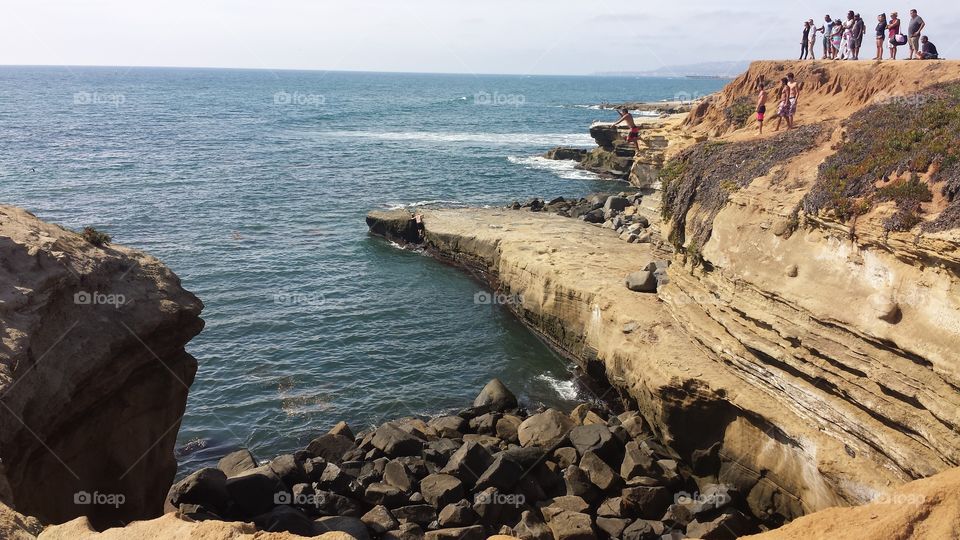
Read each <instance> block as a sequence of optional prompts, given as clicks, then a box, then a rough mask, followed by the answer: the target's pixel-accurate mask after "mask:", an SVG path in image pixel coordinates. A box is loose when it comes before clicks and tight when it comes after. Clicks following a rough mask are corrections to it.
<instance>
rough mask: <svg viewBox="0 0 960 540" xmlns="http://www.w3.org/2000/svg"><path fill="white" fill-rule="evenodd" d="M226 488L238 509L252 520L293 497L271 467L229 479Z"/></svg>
mask: <svg viewBox="0 0 960 540" xmlns="http://www.w3.org/2000/svg"><path fill="white" fill-rule="evenodd" d="M226 486H227V493H229V494H230V498H232V499H233V501H234V502H235V503H236V505H237V507H238V509H239V510H240V511H242V512H243V514H244V515H245V516H249V517H251V518H252V517H254V516H257V515H260V514H264V513H266V512H268V511H269V510H270V509H271V508H273V506H274V505H275V504H277V501H278V500H280V501H282V500H284V499H285V498H290V497H292V494H291V492H290V490H289V488H287V486H286V485H285V484H284V483H283V482H282V481H281V480H280V477H279V476H277V475H276V473H274V472H273V470H272V469H271V468H270V466H269V465H261V466H259V467H257V468H256V469H250V470H249V471H245V472H242V473H240V474H238V475H237V476H234V477H231V478H227V482H226Z"/></svg>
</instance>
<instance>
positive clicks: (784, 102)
mask: <svg viewBox="0 0 960 540" xmlns="http://www.w3.org/2000/svg"><path fill="white" fill-rule="evenodd" d="M788 82H789V81H788V80H787V78H786V77H784V78H782V79H780V89H779V90H777V128H776V129H775V130H774V131H780V124H781V122H783V120H784V119H785V118H787V117H788V116H790V102H789V100H788V99H787V83H788Z"/></svg>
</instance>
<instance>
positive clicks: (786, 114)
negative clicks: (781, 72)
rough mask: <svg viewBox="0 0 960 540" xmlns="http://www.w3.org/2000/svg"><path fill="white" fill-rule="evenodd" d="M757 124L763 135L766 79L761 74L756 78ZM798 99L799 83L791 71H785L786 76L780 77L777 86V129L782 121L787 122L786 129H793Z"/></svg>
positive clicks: (765, 108)
mask: <svg viewBox="0 0 960 540" xmlns="http://www.w3.org/2000/svg"><path fill="white" fill-rule="evenodd" d="M756 86H757V92H758V96H757V125H758V126H759V129H760V134H761V135H763V120H764V117H765V116H766V113H767V81H766V79H765V78H764V76H763V75H761V76H760V77H758V78H757V82H756ZM799 101H800V83H799V82H798V81H797V78H796V75H794V74H793V72H790V73H787V76H786V77H783V78H782V79H780V86H779V87H778V88H777V129H776V131H780V127H781V126H782V124H783V121H784V120H786V122H787V129H793V127H794V117H795V116H796V115H797V103H798V102H799Z"/></svg>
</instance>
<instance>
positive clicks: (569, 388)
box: [537, 373, 580, 401]
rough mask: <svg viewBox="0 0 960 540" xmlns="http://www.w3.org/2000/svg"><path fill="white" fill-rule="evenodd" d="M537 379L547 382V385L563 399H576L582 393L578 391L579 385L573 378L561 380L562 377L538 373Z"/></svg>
mask: <svg viewBox="0 0 960 540" xmlns="http://www.w3.org/2000/svg"><path fill="white" fill-rule="evenodd" d="M537 379H540V380H541V381H543V382H545V383H547V385H548V386H550V388H552V389H553V391H554V392H556V393H557V395H558V396H560V398H561V399H564V400H567V401H574V400H576V399H577V397H578V396H579V394H580V393H579V392H577V385H576V383H574V382H573V379H570V380H566V381H561V380H560V379H555V378H553V377H551V376H550V375H547V374H546V373H541V374H540V375H537Z"/></svg>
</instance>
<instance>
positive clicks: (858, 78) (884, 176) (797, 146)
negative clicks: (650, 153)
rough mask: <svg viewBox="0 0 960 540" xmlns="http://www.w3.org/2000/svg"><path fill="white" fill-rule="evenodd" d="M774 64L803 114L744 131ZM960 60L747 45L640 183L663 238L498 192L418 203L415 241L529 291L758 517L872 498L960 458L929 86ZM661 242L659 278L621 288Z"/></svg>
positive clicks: (945, 169)
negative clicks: (519, 202) (748, 60)
mask: <svg viewBox="0 0 960 540" xmlns="http://www.w3.org/2000/svg"><path fill="white" fill-rule="evenodd" d="M787 71H793V72H795V73H796V74H797V76H798V80H799V81H801V83H802V84H803V91H802V94H801V106H800V112H799V114H798V116H797V120H798V123H799V124H800V125H801V126H802V128H801V129H798V130H796V131H792V132H790V133H783V134H768V135H766V136H765V138H762V139H761V138H757V136H756V131H755V125H754V124H753V123H752V120H751V113H752V105H748V106H747V112H746V115H745V116H744V113H743V111H742V110H741V109H743V108H744V106H743V104H744V103H746V102H747V100H751V99H753V95H754V85H753V82H754V81H756V80H757V78H758V76H759V75H763V76H764V78H765V79H766V80H767V81H773V80H778V79H779V78H780V77H781V76H782V75H784V74H785V73H786V72H787ZM956 79H960V64H958V63H948V62H937V63H920V62H914V63H902V64H901V63H897V64H888V63H884V64H881V65H873V64H868V63H857V64H843V65H842V66H840V65H838V64H836V63H820V62H816V63H815V62H806V63H790V62H758V63H755V64H753V65H752V66H751V68H750V71H748V72H747V73H746V74H744V75H742V76H741V77H739V78H738V79H736V80H734V81H733V82H732V83H731V84H730V85H729V86H728V87H727V88H726V89H724V91H723V92H721V93H720V94H718V95H717V96H715V97H713V98H711V99H709V100H706V101H705V102H704V103H702V104H701V105H700V106H698V107H697V108H696V109H695V110H694V111H693V112H692V113H691V114H690V116H689V117H688V118H687V120H686V121H685V122H684V123H683V124H681V125H678V126H677V127H676V128H675V129H676V131H677V133H675V134H674V135H673V136H672V137H673V139H672V140H674V141H678V142H679V144H678V145H676V146H675V147H674V148H672V149H671V150H670V151H669V152H667V155H666V156H665V161H664V165H663V167H661V169H660V171H659V173H658V175H657V181H656V182H655V183H654V184H649V188H650V190H649V194H648V195H647V196H645V197H644V199H653V200H659V199H661V198H662V200H663V204H659V205H658V206H660V208H658V210H659V212H658V213H659V214H660V215H661V216H662V217H663V221H662V222H659V220H658V222H659V223H658V226H659V227H661V228H662V230H663V235H662V236H663V238H669V239H670V241H671V244H672V246H670V247H672V248H673V249H672V250H669V249H668V250H656V248H655V246H649V245H632V244H626V243H623V242H621V241H618V240H617V238H616V235H615V234H613V233H612V232H610V231H604V230H602V229H598V228H597V227H594V226H591V225H589V224H586V223H583V222H579V221H575V220H570V219H565V218H561V217H558V216H551V215H538V214H534V213H526V212H514V213H510V212H506V211H498V210H476V211H472V212H465V211H457V212H447V211H432V212H426V213H425V214H424V223H425V239H426V244H427V245H428V247H430V248H432V249H433V250H435V252H437V253H438V254H440V255H441V256H443V257H445V258H449V259H452V260H454V261H457V262H459V263H461V264H463V265H466V266H471V267H473V268H477V269H480V270H482V275H487V276H488V277H489V281H490V282H491V283H492V284H493V285H494V286H495V287H499V288H501V289H503V290H504V291H505V292H509V293H511V294H516V295H518V296H519V297H522V298H523V302H522V304H519V305H516V306H513V308H514V309H515V310H516V312H517V314H518V315H519V316H520V317H521V318H523V319H524V320H525V321H526V322H527V323H528V324H529V325H530V326H531V327H533V328H534V329H536V330H537V331H538V332H540V333H541V334H542V335H544V336H545V337H546V338H547V339H548V340H550V341H552V342H553V343H554V344H555V345H557V347H558V348H560V349H562V350H564V351H566V352H568V353H569V354H571V355H572V356H573V357H575V358H576V359H577V360H578V361H579V362H580V363H581V364H582V365H584V366H585V367H586V368H587V370H588V371H589V372H591V373H593V374H594V375H597V376H599V377H602V378H606V379H607V380H609V381H610V382H611V383H612V385H613V387H615V388H616V389H618V390H619V391H620V392H621V393H622V395H623V397H624V398H625V400H627V401H628V402H633V405H635V406H636V407H637V408H638V409H639V410H640V411H641V412H642V413H643V415H644V416H645V418H646V419H647V420H648V421H649V422H650V423H651V425H653V426H654V428H655V430H656V431H657V432H658V434H659V435H660V437H661V439H662V440H663V441H664V442H666V443H668V444H670V445H671V446H672V447H673V448H674V449H676V450H677V451H678V452H679V453H680V454H681V455H682V456H683V457H684V458H685V459H689V460H690V461H691V462H693V463H696V462H697V461H698V458H701V457H702V456H704V455H710V454H711V453H715V454H716V455H717V456H719V462H718V463H717V466H716V467H706V468H705V469H704V470H703V474H704V475H705V476H707V477H711V478H713V477H715V478H717V479H718V480H719V481H721V482H724V483H729V484H732V485H734V486H736V487H737V488H738V489H739V490H740V491H741V492H742V493H743V495H744V496H745V497H746V498H747V500H748V502H749V504H750V508H751V510H752V511H753V512H754V514H755V515H757V516H758V517H761V518H763V519H765V520H767V522H768V523H770V524H776V523H779V522H783V521H787V520H791V519H795V518H797V517H799V516H801V515H804V514H808V513H811V512H815V511H818V510H821V509H824V508H827V507H831V506H837V505H850V504H860V503H864V502H867V501H870V500H873V499H875V498H877V497H880V496H883V495H884V494H885V493H887V492H888V491H889V490H891V489H894V488H895V487H896V486H898V485H901V484H903V483H904V482H907V481H910V480H913V479H917V478H922V477H926V476H930V475H933V474H936V473H938V472H940V471H945V470H948V469H950V468H952V467H956V466H957V465H960V413H958V411H960V392H958V389H960V365H958V363H957V362H958V359H957V353H958V345H957V344H958V343H960V288H958V287H960V273H958V272H960V271H958V269H960V265H958V255H960V251H958V247H960V231H958V230H957V229H956V228H954V227H955V226H953V225H952V224H953V223H954V221H952V218H951V215H952V214H951V213H952V212H954V211H955V210H953V208H954V206H955V203H956V202H957V190H956V189H954V186H956V182H957V176H956V174H955V172H954V171H955V169H954V166H955V164H956V163H957V160H958V157H957V154H956V149H957V148H960V130H958V129H957V126H958V125H960V124H957V123H956V117H955V116H954V115H955V113H956V111H958V110H960V108H957V107H954V106H953V105H952V103H953V102H952V101H951V100H952V99H955V97H956V96H957V95H960V91H958V90H957V89H956V87H955V86H951V84H952V83H951V84H947V85H945V86H943V85H941V86H939V87H935V86H934V85H937V84H938V83H944V82H949V81H953V80H956ZM768 107H769V108H775V107H774V104H768ZM864 118H866V119H869V120H870V121H871V122H872V121H873V120H876V122H872V123H866V122H858V119H864ZM891 118H895V119H896V122H891V125H887V124H885V122H890V119H891ZM872 125H879V128H878V129H877V131H875V132H874V131H869V132H868V131H866V130H868V129H872V128H871V126H872ZM858 133H867V134H868V135H869V136H870V137H869V140H864V138H863V137H858V136H857V135H858ZM891 156H892V157H891ZM824 194H826V195H824ZM827 195H829V196H827ZM824 201H826V202H824ZM898 214H900V217H899V218H898V219H891V217H892V216H894V215H898ZM671 251H675V255H672V257H673V265H672V266H671V267H670V269H669V271H668V274H669V283H667V284H664V285H663V286H661V287H659V290H658V291H657V293H656V294H655V295H650V294H647V295H644V294H639V293H633V292H631V291H629V290H627V289H626V288H625V287H624V285H623V279H624V277H625V276H626V275H627V274H629V273H631V272H634V271H637V270H642V269H643V268H644V267H645V266H646V265H647V264H648V263H649V262H650V261H651V260H652V259H655V258H658V257H667V256H671V255H670V252H671Z"/></svg>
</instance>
